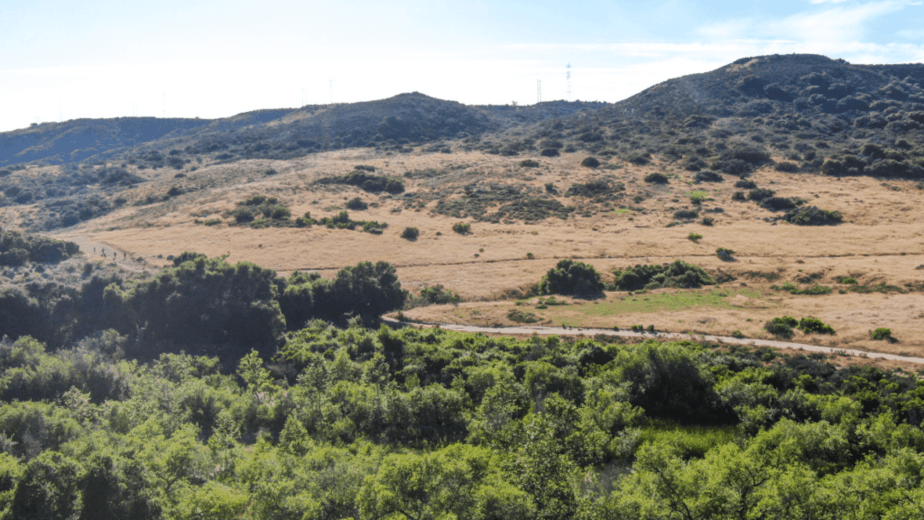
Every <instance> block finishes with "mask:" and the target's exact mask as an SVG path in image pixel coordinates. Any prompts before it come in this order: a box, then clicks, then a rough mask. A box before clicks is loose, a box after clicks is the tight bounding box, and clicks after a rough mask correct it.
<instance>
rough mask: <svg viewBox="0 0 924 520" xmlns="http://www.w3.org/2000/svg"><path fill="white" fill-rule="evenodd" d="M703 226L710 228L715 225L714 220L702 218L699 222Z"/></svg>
mask: <svg viewBox="0 0 924 520" xmlns="http://www.w3.org/2000/svg"><path fill="white" fill-rule="evenodd" d="M700 223H702V225H704V226H711V225H713V224H715V219H714V218H712V217H703V220H701V221H700Z"/></svg>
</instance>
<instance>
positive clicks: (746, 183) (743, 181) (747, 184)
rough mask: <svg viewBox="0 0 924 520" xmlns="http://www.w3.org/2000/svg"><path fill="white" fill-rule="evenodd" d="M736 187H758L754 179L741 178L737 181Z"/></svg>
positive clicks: (748, 188)
mask: <svg viewBox="0 0 924 520" xmlns="http://www.w3.org/2000/svg"><path fill="white" fill-rule="evenodd" d="M735 187H736V188H744V189H746V190H753V189H754V188H756V187H757V184H756V183H755V182H754V181H749V180H747V179H741V180H740V181H737V182H735Z"/></svg>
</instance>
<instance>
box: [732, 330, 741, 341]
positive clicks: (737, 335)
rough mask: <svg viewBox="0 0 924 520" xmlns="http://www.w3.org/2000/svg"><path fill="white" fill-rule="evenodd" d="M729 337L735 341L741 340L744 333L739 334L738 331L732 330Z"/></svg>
mask: <svg viewBox="0 0 924 520" xmlns="http://www.w3.org/2000/svg"><path fill="white" fill-rule="evenodd" d="M731 335H732V337H733V338H737V339H743V338H744V333H743V332H741V331H740V330H733V331H732V333H731Z"/></svg>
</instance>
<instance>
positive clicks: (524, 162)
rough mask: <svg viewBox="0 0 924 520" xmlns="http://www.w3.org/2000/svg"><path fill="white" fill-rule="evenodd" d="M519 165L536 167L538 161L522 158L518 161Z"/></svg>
mask: <svg viewBox="0 0 924 520" xmlns="http://www.w3.org/2000/svg"><path fill="white" fill-rule="evenodd" d="M520 166H522V167H523V168H538V167H539V161H536V160H534V159H524V160H522V161H520Z"/></svg>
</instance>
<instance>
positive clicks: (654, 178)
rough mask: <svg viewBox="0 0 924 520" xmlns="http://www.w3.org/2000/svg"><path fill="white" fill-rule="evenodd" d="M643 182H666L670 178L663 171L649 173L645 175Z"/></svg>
mask: <svg viewBox="0 0 924 520" xmlns="http://www.w3.org/2000/svg"><path fill="white" fill-rule="evenodd" d="M645 182H648V183H652V184H667V183H668V182H670V180H669V179H668V178H667V175H664V174H663V173H649V174H648V175H646V176H645Z"/></svg>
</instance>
